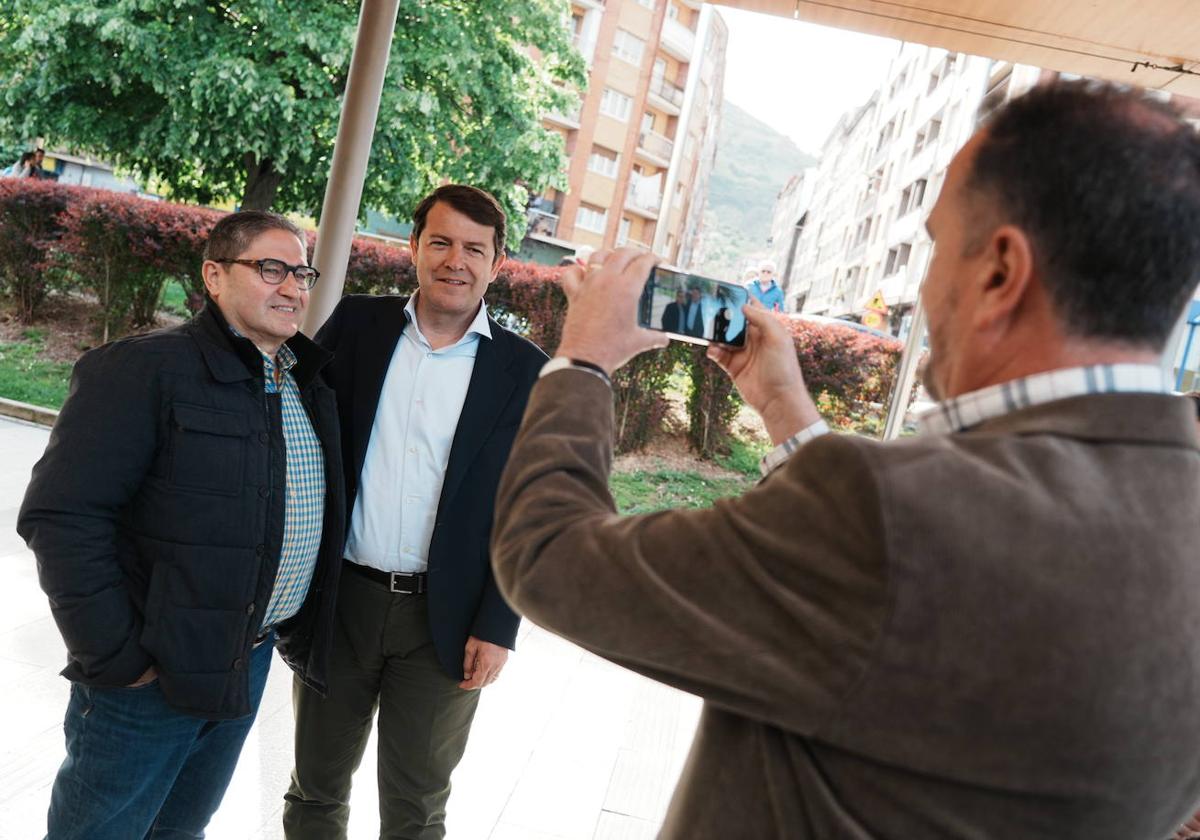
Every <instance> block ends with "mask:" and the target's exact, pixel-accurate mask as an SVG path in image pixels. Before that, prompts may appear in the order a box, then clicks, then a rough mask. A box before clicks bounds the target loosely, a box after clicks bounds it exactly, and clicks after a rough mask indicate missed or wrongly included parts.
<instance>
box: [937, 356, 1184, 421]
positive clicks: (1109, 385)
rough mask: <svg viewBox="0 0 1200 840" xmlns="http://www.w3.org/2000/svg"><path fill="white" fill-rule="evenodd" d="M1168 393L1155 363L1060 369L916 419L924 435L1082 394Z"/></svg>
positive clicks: (979, 393) (986, 391) (961, 400)
mask: <svg viewBox="0 0 1200 840" xmlns="http://www.w3.org/2000/svg"><path fill="white" fill-rule="evenodd" d="M1171 391H1172V388H1171V383H1170V380H1169V379H1168V378H1167V375H1166V373H1165V372H1164V371H1163V370H1162V368H1159V367H1157V366H1155V365H1142V364H1119V365H1092V366H1090V367H1079V368H1064V369H1062V370H1053V371H1047V372H1045V373H1038V374H1034V375H1033V376H1028V377H1025V378H1023V379H1016V380H1011V381H1009V382H1002V383H1000V384H999V385H993V386H990V387H988V388H983V389H980V390H978V391H972V392H971V393H969V394H962V395H961V396H958V397H955V398H953V399H949V400H945V401H943V402H941V403H939V404H938V406H937V408H935V409H931V410H930V411H928V412H926V413H925V414H923V415H922V416H921V417H919V418H918V420H917V422H918V425H919V427H920V429H921V431H922V432H923V433H925V434H946V433H949V432H958V431H962V430H964V429H968V428H971V427H972V426H977V425H979V424H980V423H983V422H985V421H987V420H992V419H994V418H996V417H1000V416H1003V415H1005V414H1009V413H1012V412H1014V411H1017V410H1019V409H1022V408H1029V407H1031V406H1035V405H1041V404H1043V403H1048V402H1051V401H1053V400H1061V399H1067V398H1069V397H1077V396H1083V395H1085V394H1113V393H1153V394H1168V393H1171Z"/></svg>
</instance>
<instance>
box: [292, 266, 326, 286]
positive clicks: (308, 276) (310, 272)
mask: <svg viewBox="0 0 1200 840" xmlns="http://www.w3.org/2000/svg"><path fill="white" fill-rule="evenodd" d="M292 273H293V274H295V275H296V282H297V283H299V284H300V287H301V288H303V289H311V288H312V287H313V286H315V285H317V278H318V277H320V276H321V272H319V271H317V270H316V269H315V268H309V267H308V266H306V265H301V266H297V267H296V268H295V269H294V270H293V271H292Z"/></svg>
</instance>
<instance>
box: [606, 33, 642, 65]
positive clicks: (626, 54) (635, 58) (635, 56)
mask: <svg viewBox="0 0 1200 840" xmlns="http://www.w3.org/2000/svg"><path fill="white" fill-rule="evenodd" d="M645 49H646V42H645V41H643V40H642V39H641V38H639V37H637V36H636V35H634V34H632V33H630V32H626V31H625V30H624V29H618V30H617V34H616V37H614V38H613V55H615V56H616V57H617V58H619V59H621V60H622V61H628V62H629V63H630V64H633V65H635V66H636V65H639V64H641V63H642V52H643V51H644V50H645Z"/></svg>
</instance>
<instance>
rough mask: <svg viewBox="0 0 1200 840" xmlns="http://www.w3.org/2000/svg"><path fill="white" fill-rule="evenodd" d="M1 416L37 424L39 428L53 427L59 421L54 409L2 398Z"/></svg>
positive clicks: (0, 403)
mask: <svg viewBox="0 0 1200 840" xmlns="http://www.w3.org/2000/svg"><path fill="white" fill-rule="evenodd" d="M0 416H3V417H12V418H14V419H17V420H24V421H26V422H27V423H36V424H38V425H39V426H53V425H54V421H55V420H57V419H58V412H57V411H55V410H54V409H52V408H42V406H40V405H31V404H30V403H23V402H18V401H17V400H8V399H5V398H4V397H0Z"/></svg>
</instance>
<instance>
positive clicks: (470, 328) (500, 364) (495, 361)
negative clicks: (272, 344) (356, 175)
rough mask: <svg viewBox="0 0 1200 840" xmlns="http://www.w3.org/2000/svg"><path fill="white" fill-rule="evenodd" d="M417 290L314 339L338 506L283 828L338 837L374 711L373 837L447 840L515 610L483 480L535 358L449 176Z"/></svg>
mask: <svg viewBox="0 0 1200 840" xmlns="http://www.w3.org/2000/svg"><path fill="white" fill-rule="evenodd" d="M413 222H414V225H413V232H412V237H411V239H410V246H411V248H412V259H413V264H414V266H415V268H416V272H417V280H418V291H417V292H416V293H415V294H414V295H413V296H412V297H411V298H404V297H397V296H368V295H351V296H348V297H345V298H343V299H342V300H341V302H340V303H339V304H338V306H337V308H336V309H335V310H334V312H333V314H332V315H331V316H330V318H329V320H328V321H327V322H326V323H325V325H324V326H323V327H322V328H321V330H320V332H319V333H318V334H317V337H316V340H317V342H318V343H319V344H321V345H322V346H323V347H325V348H326V349H327V350H330V351H332V352H333V354H334V359H333V361H332V363H330V365H329V366H328V367H327V368H326V381H327V382H328V383H329V384H330V385H331V386H332V387H333V388H334V390H335V392H336V394H337V400H338V411H339V414H340V420H341V425H342V449H343V456H344V464H345V469H346V491H347V499H346V503H347V510H349V511H352V514H351V516H350V520H349V522H350V525H349V533H348V535H347V542H346V551H345V562H344V565H343V569H342V571H343V574H342V576H341V585H340V592H339V596H338V604H337V622H336V624H337V628H336V630H335V634H334V640H333V647H332V651H331V655H330V668H329V678H328V682H329V694H328V697H327V698H322V697H321V696H320V695H318V694H317V693H315V692H313V691H312V690H310V689H309V688H307V687H306V686H304V685H303V684H301V683H299V682H297V683H296V684H295V687H294V692H293V699H294V705H295V712H296V751H295V752H296V764H295V770H294V771H293V774H292V784H291V787H290V789H289V790H288V793H287V795H286V797H285V799H286V804H285V807H284V828H285V831H286V834H287V837H288V838H290V840H295V839H296V838H318V837H319V838H331V837H345V836H346V825H347V822H348V820H349V815H350V808H349V800H350V787H351V776H352V774H353V772H354V770H355V769H356V768H357V767H358V764H359V762H360V760H361V758H362V754H363V750H364V749H365V747H366V743H367V739H368V737H369V735H370V731H371V724H372V722H373V719H374V716H375V710H376V709H377V708H378V710H379V780H380V782H379V785H380V791H379V794H380V819H381V823H382V825H381V829H380V834H381V836H384V837H397V838H414V839H415V838H421V840H426V838H441V837H444V836H445V827H444V822H445V806H446V801H447V799H448V798H449V795H450V774H451V771H453V770H454V768H455V766H456V765H457V764H458V762H459V760H460V759H461V758H462V754H463V751H464V750H465V748H466V743H467V735H468V733H469V731H470V727H471V721H472V719H473V717H474V714H475V708H476V705H477V704H478V702H479V691H478V689H481V688H483V687H484V686H486V685H488V684H490V683H491V682H493V681H494V680H495V679H496V678H497V677H498V676H499V674H500V671H501V669H502V668H503V667H504V663H505V661H506V659H507V657H508V651H509V649H511V648H512V647H513V646H514V644H515V641H516V634H517V625H518V622H519V619H518V617H517V615H516V614H515V613H514V612H513V611H512V610H511V609H510V608H509V606H508V605H507V603H505V601H504V599H503V598H502V597H501V595H500V592H499V590H498V589H497V588H496V582H495V580H494V579H493V578H492V572H491V564H490V557H489V549H488V541H489V538H490V536H491V529H492V515H493V510H494V507H495V494H496V486H497V484H498V483H499V480H500V473H501V471H502V470H503V468H504V465H505V463H506V462H507V460H508V453H509V449H510V448H511V446H512V443H513V438H514V436H515V435H516V431H517V427H518V426H519V425H520V422H521V417H522V415H523V414H524V411H525V403H526V401H527V399H528V397H529V392H530V389H531V388H532V387H533V383H534V382H535V381H536V379H537V376H538V372H539V370H540V369H541V367H542V365H543V364H544V363H545V361H546V354H545V353H543V352H542V351H541V350H540V349H539V348H538V347H537V346H536V345H534V344H532V343H530V342H529V341H526V340H525V339H523V338H521V337H519V336H517V335H516V334H514V333H512V332H510V331H509V330H507V329H505V328H504V327H502V326H500V325H499V324H498V323H496V321H494V320H493V319H491V318H489V317H488V315H487V308H486V306H484V304H483V295H484V292H485V291H486V290H487V287H488V285H489V284H490V283H491V282H492V281H493V280H495V278H496V276H497V274H498V273H499V271H500V267H501V266H502V265H503V263H504V237H505V218H504V213H503V211H502V210H501V208H500V205H499V204H498V203H497V202H496V200H495V199H494V198H493V197H492V196H491V195H489V194H487V193H485V192H483V191H482V190H478V189H475V188H474V187H468V186H462V185H454V184H452V185H447V186H443V187H440V188H439V189H437V190H435V191H434V192H433V193H431V194H430V195H429V196H427V197H426V198H425V199H424V200H423V201H422V202H421V204H420V205H419V206H418V207H417V210H416V211H415V212H414V214H413Z"/></svg>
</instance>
